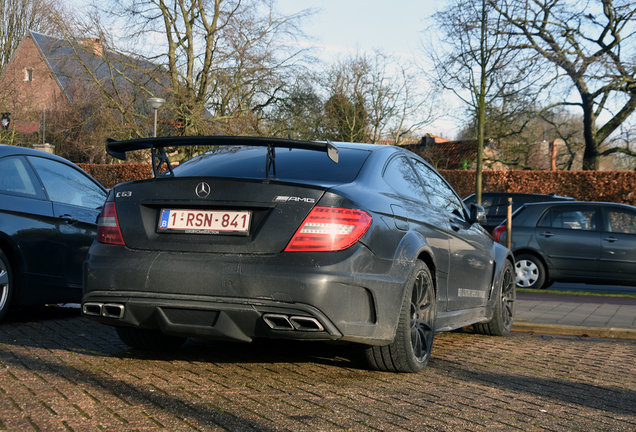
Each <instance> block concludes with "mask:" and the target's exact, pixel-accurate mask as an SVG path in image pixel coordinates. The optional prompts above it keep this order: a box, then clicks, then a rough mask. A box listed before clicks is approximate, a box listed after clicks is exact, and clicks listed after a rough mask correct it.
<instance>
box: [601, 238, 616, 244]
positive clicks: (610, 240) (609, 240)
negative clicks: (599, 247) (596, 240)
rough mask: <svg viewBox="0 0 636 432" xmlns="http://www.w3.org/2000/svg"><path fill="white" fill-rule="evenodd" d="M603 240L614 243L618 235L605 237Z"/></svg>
mask: <svg viewBox="0 0 636 432" xmlns="http://www.w3.org/2000/svg"><path fill="white" fill-rule="evenodd" d="M603 240H605V241H607V242H610V243H614V242H615V241H617V240H618V239H617V238H616V237H605V238H604V239H603Z"/></svg>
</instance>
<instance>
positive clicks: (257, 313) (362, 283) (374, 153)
mask: <svg viewBox="0 0 636 432" xmlns="http://www.w3.org/2000/svg"><path fill="white" fill-rule="evenodd" d="M178 146H208V147H207V148H211V150H209V151H207V152H206V153H203V154H201V155H199V156H197V157H194V158H192V159H190V160H188V161H187V162H185V163H182V164H180V165H178V166H174V167H173V166H172V165H171V164H170V162H169V158H168V157H167V155H166V153H167V151H166V149H167V148H174V147H178ZM143 149H146V151H147V149H150V151H151V153H152V157H153V170H154V172H155V177H154V178H152V179H147V180H140V181H133V182H127V183H122V184H119V185H117V186H116V187H114V188H113V189H112V190H111V191H110V195H109V197H108V199H107V201H106V203H105V205H104V208H103V211H102V214H101V217H100V220H99V224H98V234H97V239H96V241H95V242H94V243H93V245H92V246H91V248H90V250H89V255H88V258H87V260H86V261H85V263H84V297H83V300H82V311H83V314H84V315H85V316H86V317H89V318H91V319H94V320H96V321H99V322H101V323H104V324H107V325H111V326H115V327H116V329H117V333H118V334H119V337H120V338H121V339H122V341H123V342H125V343H126V344H127V345H129V346H131V347H133V348H141V349H151V350H152V349H175V348H178V347H179V346H180V345H181V344H182V343H183V342H184V341H185V340H186V338H190V337H191V338H204V339H212V340H229V341H237V342H250V341H252V340H253V339H255V338H285V339H295V340H316V341H318V340H321V341H341V342H350V343H355V344H359V345H360V346H361V347H362V348H363V349H364V350H365V352H366V357H367V360H368V363H369V366H370V367H371V368H372V369H376V370H383V371H395V372H418V371H420V370H422V369H423V368H424V367H425V366H426V363H427V362H428V359H429V357H430V355H431V349H432V346H433V338H434V335H435V333H436V332H441V331H448V330H453V329H458V328H461V327H465V326H469V325H473V328H474V329H475V331H477V332H479V333H484V334H491V335H506V334H508V333H509V332H510V328H511V326H512V322H513V318H514V310H515V295H516V294H515V273H514V258H513V255H512V254H511V253H510V251H509V250H508V249H506V248H505V247H504V246H502V245H500V244H498V243H496V242H495V241H494V240H493V239H492V237H491V236H490V235H489V234H488V233H487V232H486V231H485V230H484V229H483V228H482V227H481V226H480V224H479V223H480V222H483V221H484V220H485V215H484V210H483V208H481V207H480V206H476V205H473V206H471V208H470V209H467V208H466V207H465V206H464V204H463V203H462V201H461V199H460V198H459V197H458V195H457V194H456V193H455V192H454V191H453V189H452V188H451V187H450V186H449V185H448V183H447V182H446V181H445V180H444V179H443V178H442V177H441V176H440V175H439V174H438V173H437V172H436V171H435V170H434V169H433V168H431V166H430V165H429V164H427V163H426V162H424V161H423V160H422V159H421V158H420V157H418V156H417V155H415V154H414V153H412V152H410V151H407V150H404V149H402V148H400V147H399V146H385V145H371V144H353V143H331V142H329V141H327V142H313V141H299V140H291V139H280V138H262V137H223V136H217V137H160V138H148V139H139V140H130V141H109V142H108V143H107V150H108V152H109V154H111V155H112V156H115V157H118V158H120V159H125V158H126V152H129V151H135V150H143Z"/></svg>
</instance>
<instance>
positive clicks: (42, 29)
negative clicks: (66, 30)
mask: <svg viewBox="0 0 636 432" xmlns="http://www.w3.org/2000/svg"><path fill="white" fill-rule="evenodd" d="M65 9H66V8H65V7H64V5H63V4H62V3H60V2H59V1H56V0H53V1H48V0H2V1H0V72H2V70H3V69H4V67H5V66H6V65H7V63H9V61H10V60H11V57H12V56H13V53H14V52H15V50H16V49H17V48H18V45H20V42H22V40H23V39H24V38H25V37H26V35H27V34H28V33H29V30H32V31H36V32H39V33H48V34H59V27H58V25H57V19H54V16H55V17H60V16H61V17H65V16H67V13H66V12H65Z"/></svg>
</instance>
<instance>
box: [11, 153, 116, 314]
mask: <svg viewBox="0 0 636 432" xmlns="http://www.w3.org/2000/svg"><path fill="white" fill-rule="evenodd" d="M5 158H19V160H20V161H21V163H22V164H23V165H24V167H26V168H27V169H29V170H32V171H30V172H29V175H30V176H31V177H30V179H31V181H33V182H34V185H36V190H35V191H34V194H33V195H30V194H25V193H20V192H11V191H7V190H3V189H2V188H0V249H1V250H2V251H4V253H5V254H6V255H7V257H8V259H9V261H10V265H11V268H12V270H13V277H14V288H15V289H14V290H13V291H14V292H13V296H12V298H11V303H10V306H11V307H16V306H27V305H38V304H45V303H79V302H80V301H81V297H82V263H83V261H84V259H85V258H86V254H87V253H88V248H89V247H90V244H91V243H92V242H93V239H94V238H95V233H96V229H97V217H98V216H99V212H100V210H101V209H99V208H95V209H88V208H85V207H79V206H74V205H65V204H61V203H56V202H52V201H51V200H50V199H49V196H48V194H47V191H46V189H45V187H44V185H43V184H42V183H41V179H40V176H39V175H38V174H37V171H36V170H35V168H34V167H33V165H32V163H31V162H32V161H33V160H34V159H33V158H43V159H46V160H49V161H53V162H54V163H59V164H63V165H64V166H66V167H69V168H71V169H73V170H74V171H77V172H78V173H80V175H81V176H85V177H86V178H87V179H90V180H89V181H91V182H93V183H94V184H95V187H96V188H100V189H101V190H102V191H103V196H104V199H105V197H106V195H107V191H106V189H105V188H103V186H101V185H99V183H98V182H97V181H96V180H95V179H93V178H92V177H90V176H89V175H88V174H86V173H85V172H84V171H82V170H81V169H80V168H79V167H77V166H76V165H74V164H72V163H71V162H69V161H67V160H66V159H63V158H61V157H58V156H55V155H52V154H49V153H44V152H41V151H38V150H32V149H28V148H24V147H16V146H9V145H0V160H3V159H5ZM5 160H6V159H5ZM5 174H6V173H5ZM0 175H2V173H0Z"/></svg>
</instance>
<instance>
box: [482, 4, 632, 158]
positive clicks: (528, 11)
mask: <svg viewBox="0 0 636 432" xmlns="http://www.w3.org/2000/svg"><path fill="white" fill-rule="evenodd" d="M489 3H490V5H491V6H492V7H493V9H495V10H496V11H497V13H498V14H499V16H500V17H501V18H502V19H504V20H505V21H506V23H507V24H508V25H509V26H508V27H507V28H506V30H505V32H504V34H506V35H507V36H509V37H512V38H514V40H513V41H511V42H514V43H511V45H510V46H511V48H515V49H518V50H522V51H524V52H525V53H526V54H527V55H528V56H533V57H535V56H537V55H538V56H540V57H541V58H542V59H543V60H544V61H545V63H546V65H545V66H544V69H545V70H549V69H550V67H551V66H552V68H553V70H556V73H555V76H556V78H557V79H558V80H559V82H560V83H561V84H562V89H563V88H565V89H566V90H567V89H571V90H572V91H573V96H572V97H573V98H574V99H570V98H569V97H568V95H567V92H566V91H562V92H561V98H560V101H558V103H560V104H562V105H564V106H576V107H579V108H581V110H582V113H583V136H584V140H585V151H584V154H583V169H587V170H595V169H598V167H599V159H600V156H602V155H608V154H611V153H614V152H617V151H622V152H623V153H626V154H631V155H633V156H636V153H633V152H632V151H631V150H630V149H628V148H623V149H619V148H613V149H608V150H606V151H602V149H601V145H602V143H603V142H604V141H605V140H606V139H607V138H608V137H610V135H611V134H612V133H614V132H615V131H617V129H618V128H619V127H620V125H621V124H622V123H623V122H624V121H625V120H626V119H627V118H629V116H630V115H631V114H632V113H633V112H634V110H635V109H636V82H635V78H634V74H635V72H636V68H635V66H634V62H633V59H634V55H635V54H636V51H635V50H634V48H633V47H634V36H635V33H634V32H635V30H636V26H635V24H636V21H635V17H636V3H635V2H633V1H629V0H617V1H615V0H587V1H582V2H575V1H570V0H532V1H527V0H501V1H499V0H497V1H494V0H489ZM574 95H575V96H574ZM576 99H578V100H576ZM603 114H605V115H606V116H607V120H606V121H605V118H603V120H604V121H605V123H604V124H603V125H598V122H599V120H600V119H601V116H602V115H603Z"/></svg>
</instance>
